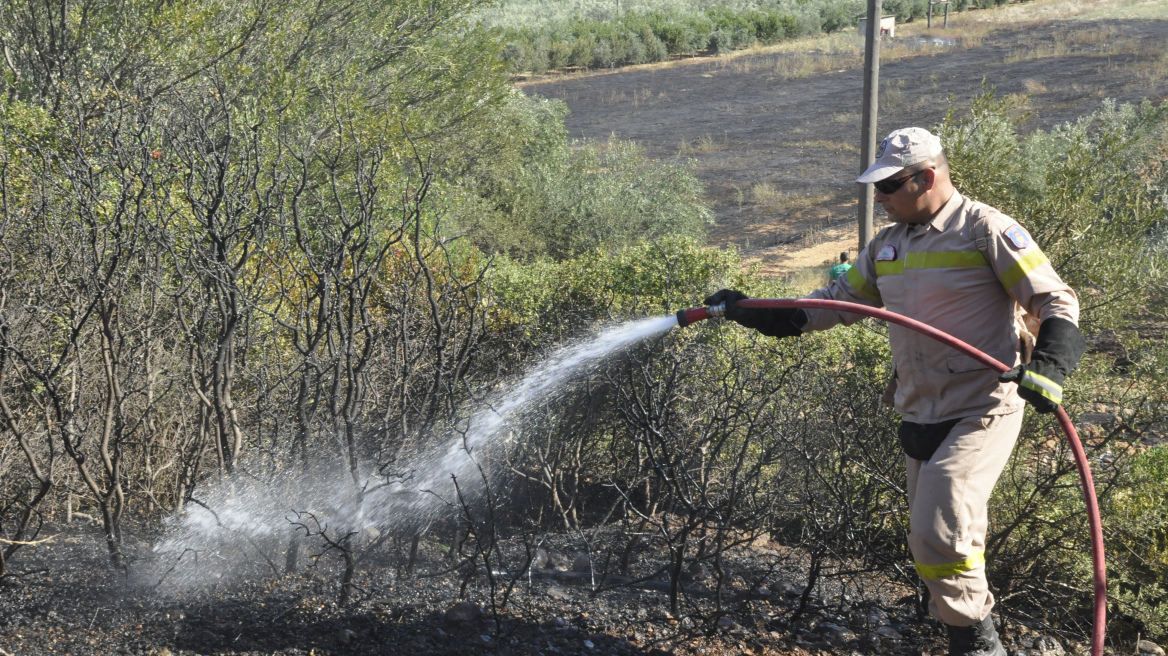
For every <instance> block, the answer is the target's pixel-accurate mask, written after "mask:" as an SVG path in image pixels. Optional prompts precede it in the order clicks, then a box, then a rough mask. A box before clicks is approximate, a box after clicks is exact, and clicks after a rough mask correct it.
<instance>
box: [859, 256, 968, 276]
mask: <svg viewBox="0 0 1168 656" xmlns="http://www.w3.org/2000/svg"><path fill="white" fill-rule="evenodd" d="M904 257H905V259H903V260H895V261H892V262H877V263H876V275H877V276H895V275H898V274H901V273H904V270H905V269H957V268H962V267H979V266H989V265H990V263H989V262H987V261H986V259H985V256H984V255H982V254H981V252H979V251H948V252H940V253H907V254H905V256H904Z"/></svg>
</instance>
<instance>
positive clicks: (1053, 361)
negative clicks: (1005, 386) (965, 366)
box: [998, 317, 1087, 414]
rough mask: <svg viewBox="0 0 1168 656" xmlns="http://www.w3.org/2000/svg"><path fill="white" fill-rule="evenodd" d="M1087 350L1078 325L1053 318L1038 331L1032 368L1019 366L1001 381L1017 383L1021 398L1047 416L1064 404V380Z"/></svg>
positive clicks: (1027, 365)
mask: <svg viewBox="0 0 1168 656" xmlns="http://www.w3.org/2000/svg"><path fill="white" fill-rule="evenodd" d="M1086 350H1087V341H1086V340H1084V339H1083V333H1082V332H1081V331H1080V330H1079V327H1078V326H1076V325H1075V324H1073V323H1071V322H1070V321H1067V320H1066V319H1059V318H1057V317H1052V318H1050V319H1047V320H1046V321H1043V322H1042V325H1041V326H1039V328H1038V339H1037V340H1036V341H1035V343H1034V353H1033V354H1032V355H1031V356H1030V364H1020V365H1018V366H1017V367H1014V368H1013V369H1011V370H1009V371H1007V372H1006V373H1004V374H1002V375H1001V376H999V377H998V380H999V381H1001V382H1003V383H1018V396H1021V397H1022V398H1023V399H1026V401H1027V402H1029V403H1030V405H1032V406H1034V409H1035V410H1037V411H1038V412H1040V413H1043V414H1046V413H1048V412H1054V411H1055V409H1057V408H1058V407H1059V405H1060V404H1061V403H1062V402H1063V380H1064V379H1065V378H1066V377H1067V374H1069V373H1071V370H1072V369H1074V368H1075V365H1077V364H1079V358H1081V357H1083V353H1084V352H1086Z"/></svg>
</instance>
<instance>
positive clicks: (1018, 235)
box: [1005, 223, 1034, 250]
mask: <svg viewBox="0 0 1168 656" xmlns="http://www.w3.org/2000/svg"><path fill="white" fill-rule="evenodd" d="M1005 234H1006V238H1007V239H1009V240H1010V243H1012V244H1014V248H1017V249H1018V250H1022V249H1025V248H1028V247H1029V246H1030V245H1031V244H1032V243H1034V242H1032V241H1031V240H1030V235H1029V234H1027V233H1026V231H1025V230H1023V229H1022V226H1020V225H1018V224H1017V223H1015V224H1014V225H1012V226H1010V227H1009V228H1006V233H1005Z"/></svg>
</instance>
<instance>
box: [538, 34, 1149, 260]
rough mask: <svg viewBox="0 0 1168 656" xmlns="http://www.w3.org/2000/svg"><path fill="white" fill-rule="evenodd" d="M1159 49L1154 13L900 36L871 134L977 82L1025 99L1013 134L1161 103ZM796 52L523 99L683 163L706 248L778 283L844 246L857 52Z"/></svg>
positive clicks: (695, 65)
mask: <svg viewBox="0 0 1168 656" xmlns="http://www.w3.org/2000/svg"><path fill="white" fill-rule="evenodd" d="M972 13H977V12H972ZM1053 15H1057V14H1053ZM963 17H964V15H963ZM1166 44H1168V15H1165V18H1164V19H1159V20H1157V19H1137V20H1078V19H1076V20H1054V21H1051V22H1046V23H1028V24H1025V25H1013V26H1011V25H1009V24H1005V25H1001V24H999V25H995V26H992V27H987V26H984V25H982V26H979V25H977V24H976V23H966V24H965V25H964V26H962V25H958V24H957V20H956V18H955V21H954V26H953V27H952V29H950V30H949V31H945V30H941V29H934V30H932V31H931V32H930V31H926V30H924V29H921V27H920V26H919V25H918V26H913V25H906V26H903V28H902V29H899V30H898V35H897V39H895V40H893V41H889V42H886V44H885V55H884V57H883V58H882V67H881V71H880V75H881V94H882V97H881V102H880V114H879V129H878V134H880V135H883V134H885V133H887V132H888V131H890V130H892V129H895V128H897V127H903V126H907V125H919V126H925V127H929V126H933V125H935V124H936V123H937V122H938V121H940V120H941V119H942V118H943V116H944V114H945V112H946V110H947V108H948V107H949V103H950V99H952V101H953V102H955V103H956V104H957V106H959V107H961V106H963V105H967V104H968V102H969V100H970V99H971V98H972V96H973V95H974V94H976V93H978V92H980V90H981V88H982V80H983V79H984V80H985V81H986V82H987V83H988V84H990V85H993V86H995V87H997V90H998V93H999V94H1020V95H1028V96H1029V101H1028V104H1027V107H1028V108H1029V109H1030V110H1031V112H1032V115H1031V117H1030V119H1029V120H1028V121H1027V123H1026V124H1025V125H1024V129H1025V130H1037V129H1049V128H1051V127H1052V126H1055V125H1058V124H1060V123H1063V122H1065V121H1069V120H1073V119H1076V118H1077V117H1079V116H1081V115H1083V114H1087V113H1090V112H1092V111H1094V110H1096V109H1098V108H1099V107H1100V104H1101V101H1102V100H1103V99H1105V98H1114V99H1116V100H1118V101H1120V102H1132V101H1140V100H1143V99H1145V98H1149V99H1152V100H1154V101H1160V100H1163V99H1164V98H1165V96H1166V95H1168V45H1166ZM809 47H811V48H813V50H811V51H809V52H799V51H798V50H795V49H790V48H788V49H786V51H782V52H773V53H766V52H763V53H759V54H753V55H745V56H737V57H721V58H705V59H702V58H699V59H695V60H693V61H691V62H685V64H684V65H676V64H675V65H672V66H664V67H661V66H658V67H644V68H641V69H638V70H627V71H620V72H616V73H610V74H599V75H591V76H577V77H574V78H562V79H557V78H554V77H551V78H545V79H543V80H535V81H528V82H524V83H521V86H523V88H524V89H525V91H526V92H527V93H529V94H536V95H542V96H545V97H551V98H560V99H563V100H564V101H565V102H566V103H567V105H568V107H569V108H570V109H571V112H572V113H571V114H570V115H569V116H568V118H567V121H566V122H567V126H568V129H569V131H570V134H571V135H572V136H573V137H577V138H580V137H586V138H590V139H605V138H608V136H609V135H616V136H618V137H621V138H624V139H632V140H635V141H637V142H638V143H640V144H642V145H643V146H644V147H645V148H646V149H647V150H648V152H649V153H650V154H651V156H653V157H658V158H670V157H675V156H682V157H689V158H692V159H693V160H694V161H695V163H696V166H697V174H698V177H699V178H700V179H701V180H702V181H703V182H704V183H705V184H706V187H707V193H708V195H709V199H710V202H711V204H712V206H713V208H714V210H715V212H716V217H717V218H716V224H715V225H714V226H713V227H712V229H711V231H710V242H711V244H712V245H716V246H724V245H727V244H735V245H737V246H738V248H739V249H740V250H741V251H742V252H743V253H744V255H745V256H746V258H747V260H748V261H757V262H758V263H759V264H760V266H761V268H762V270H763V271H764V272H769V273H775V274H789V273H790V272H792V271H794V270H797V269H800V268H803V267H806V266H810V265H821V264H823V263H824V262H826V261H828V260H830V259H832V258H834V257H836V256H838V254H839V252H840V251H841V250H853V251H854V249H855V245H856V244H855V228H854V222H855V214H856V192H857V190H856V186H855V184H854V183H852V182H851V179H852V178H853V174H854V173H856V172H858V171H859V170H860V164H859V159H860V156H859V146H858V144H859V141H860V111H861V105H860V99H861V92H862V84H863V80H862V61H861V57H860V48H861V43H860V39H859V37H858V36H856V35H855V33H854V31H853V32H852V33H851V34H847V35H838V36H835V37H832V38H830V39H829V38H823V39H820V40H819V41H818V42H814V41H813V42H811V43H810V44H809ZM880 211H881V210H880V208H879V207H877V212H878V215H877V222H878V224H879V222H880V216H879V212H880Z"/></svg>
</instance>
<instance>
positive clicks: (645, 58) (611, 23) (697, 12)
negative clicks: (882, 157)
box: [476, 0, 1008, 75]
mask: <svg viewBox="0 0 1168 656" xmlns="http://www.w3.org/2000/svg"><path fill="white" fill-rule="evenodd" d="M1007 1H1008V0H955V1H954V2H953V3H952V5H951V9H952V10H954V11H964V10H966V9H969V8H978V7H992V6H996V5H1001V4H1006V2H1007ZM865 7H866V5H865V4H864V2H863V0H731V1H730V2H715V1H711V0H673V1H671V2H643V1H638V0H632V1H631V2H629V1H626V2H625V3H623V4H622V3H621V2H619V1H605V2H596V1H585V2H582V1H580V0H558V1H556V2H531V1H529V0H505V1H504V2H502V3H501V4H500V5H499V6H496V7H492V8H488V9H484V10H481V11H480V12H478V14H476V17H477V18H479V19H480V20H481V21H482V24H484V25H487V26H490V27H495V28H499V29H501V30H502V33H503V40H504V42H505V43H506V44H507V45H506V49H505V50H504V52H503V59H504V61H506V62H507V65H508V69H509V70H510V71H511V72H513V73H521V72H531V73H534V74H536V75H542V74H544V73H546V72H547V71H548V70H549V69H555V70H561V71H562V70H564V69H565V68H567V67H575V68H577V69H590V68H612V67H614V66H622V65H628V64H646V63H652V62H659V61H666V60H668V59H669V57H670V55H675V56H676V55H683V54H696V53H697V52H698V51H707V52H710V53H714V54H724V53H727V52H729V51H731V50H734V49H739V48H745V47H747V46H752V45H767V44H772V43H777V42H779V41H782V40H784V39H790V38H794V37H797V36H806V35H810V34H820V33H823V32H828V33H830V32H836V31H839V30H841V29H843V28H845V27H853V26H855V25H856V23H857V20H858V19H859V17H861V16H863V15H864V12H865ZM928 7H929V4H928V0H887V1H886V2H884V4H883V11H884V14H885V15H895V16H896V17H897V20H898V21H900V22H905V21H912V20H915V19H918V18H923V17H924V16H925V15H926V13H927V12H928Z"/></svg>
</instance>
